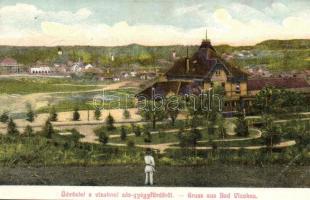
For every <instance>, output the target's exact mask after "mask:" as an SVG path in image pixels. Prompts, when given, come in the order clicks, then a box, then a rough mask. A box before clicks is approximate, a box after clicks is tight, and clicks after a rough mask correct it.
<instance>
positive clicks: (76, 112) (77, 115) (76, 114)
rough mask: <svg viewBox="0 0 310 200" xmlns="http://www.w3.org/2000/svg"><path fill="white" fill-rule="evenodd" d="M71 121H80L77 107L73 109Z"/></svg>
mask: <svg viewBox="0 0 310 200" xmlns="http://www.w3.org/2000/svg"><path fill="white" fill-rule="evenodd" d="M72 120H73V121H79V120H80V113H79V108H78V107H76V108H74V112H73V116H72Z"/></svg>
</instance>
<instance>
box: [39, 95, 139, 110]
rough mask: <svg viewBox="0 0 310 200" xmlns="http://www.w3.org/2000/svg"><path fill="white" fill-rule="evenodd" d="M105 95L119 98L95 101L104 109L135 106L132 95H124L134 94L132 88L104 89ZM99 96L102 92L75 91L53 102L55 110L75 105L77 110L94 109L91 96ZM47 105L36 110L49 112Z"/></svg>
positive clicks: (72, 107) (71, 107) (71, 108)
mask: <svg viewBox="0 0 310 200" xmlns="http://www.w3.org/2000/svg"><path fill="white" fill-rule="evenodd" d="M104 94H105V95H109V96H112V95H113V96H117V97H119V98H114V99H113V100H110V101H105V102H104V103H103V104H102V102H98V103H96V104H97V105H100V106H103V108H104V109H114V108H133V107H134V106H135V99H134V98H133V97H131V98H127V100H126V96H129V97H130V96H134V94H135V90H134V89H117V90H111V91H105V92H104ZM98 95H99V96H101V95H102V92H83V93H81V94H79V93H76V94H73V95H67V94H66V95H64V96H63V97H64V100H61V101H59V102H57V103H55V104H52V105H53V106H55V109H56V111H57V112H66V111H73V110H74V108H75V107H78V108H79V110H88V109H90V110H94V102H93V98H94V97H95V96H98ZM49 109H50V108H49V107H48V106H45V107H42V108H40V109H38V110H37V112H38V113H46V112H49Z"/></svg>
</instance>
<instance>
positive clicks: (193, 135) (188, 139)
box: [178, 128, 202, 147]
mask: <svg viewBox="0 0 310 200" xmlns="http://www.w3.org/2000/svg"><path fill="white" fill-rule="evenodd" d="M178 138H179V141H180V146H181V147H186V146H196V145H197V142H198V140H201V138H202V135H201V133H200V131H199V130H198V129H195V128H194V129H192V130H191V131H190V133H189V134H183V133H179V136H178Z"/></svg>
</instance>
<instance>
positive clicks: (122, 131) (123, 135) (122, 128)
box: [120, 126, 127, 140]
mask: <svg viewBox="0 0 310 200" xmlns="http://www.w3.org/2000/svg"><path fill="white" fill-rule="evenodd" d="M120 137H121V140H126V137H127V130H126V128H125V126H122V127H121V136H120Z"/></svg>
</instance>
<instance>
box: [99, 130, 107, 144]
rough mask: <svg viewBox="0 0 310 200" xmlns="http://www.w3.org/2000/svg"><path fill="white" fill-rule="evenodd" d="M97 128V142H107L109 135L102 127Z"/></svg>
mask: <svg viewBox="0 0 310 200" xmlns="http://www.w3.org/2000/svg"><path fill="white" fill-rule="evenodd" d="M99 130H100V131H99V132H98V137H99V142H100V143H101V144H107V143H108V141H109V135H108V134H107V133H106V132H105V131H104V129H99Z"/></svg>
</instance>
